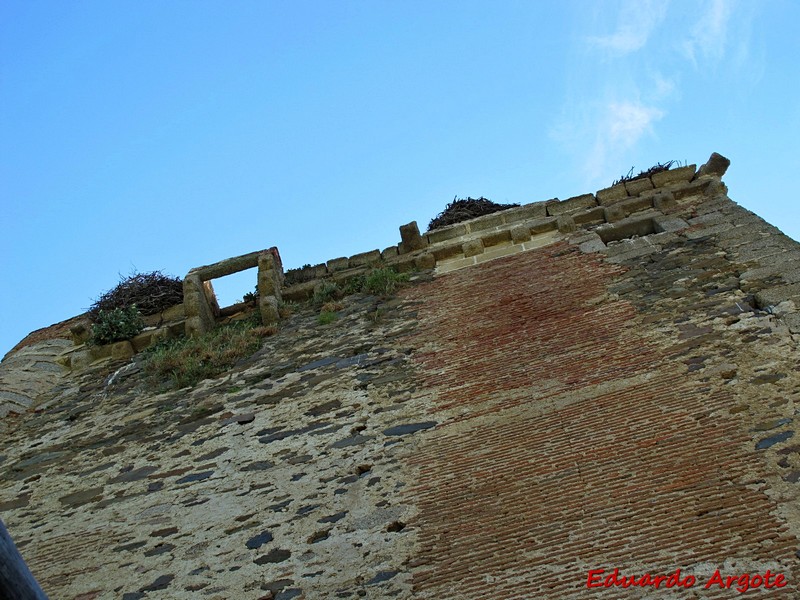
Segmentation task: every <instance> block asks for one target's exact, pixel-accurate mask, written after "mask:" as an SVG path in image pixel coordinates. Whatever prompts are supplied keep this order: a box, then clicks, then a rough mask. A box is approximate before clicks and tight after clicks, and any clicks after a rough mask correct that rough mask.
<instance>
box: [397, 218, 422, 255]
mask: <svg viewBox="0 0 800 600" xmlns="http://www.w3.org/2000/svg"><path fill="white" fill-rule="evenodd" d="M400 239H401V240H402V241H401V242H400V245H399V246H398V247H397V249H398V252H399V253H400V254H408V253H409V252H413V251H414V250H421V249H422V248H424V247H425V246H427V245H428V238H424V237H422V236H421V235H420V234H419V227H418V226H417V222H416V221H411V223H409V224H407V225H400Z"/></svg>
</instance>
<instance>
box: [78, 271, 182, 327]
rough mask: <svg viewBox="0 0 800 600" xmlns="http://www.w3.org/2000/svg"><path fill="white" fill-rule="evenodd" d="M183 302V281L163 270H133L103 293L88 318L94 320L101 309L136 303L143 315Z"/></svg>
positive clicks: (92, 307) (108, 309) (128, 305)
mask: <svg viewBox="0 0 800 600" xmlns="http://www.w3.org/2000/svg"><path fill="white" fill-rule="evenodd" d="M181 302H183V281H182V280H181V279H179V278H176V277H170V276H169V275H164V274H163V273H162V272H161V271H153V272H152V273H134V274H133V275H129V276H128V277H122V276H120V282H119V284H117V286H116V287H115V288H113V289H111V290H109V291H107V292H106V293H105V294H103V295H102V296H100V297H99V298H98V299H97V300H95V302H94V304H92V306H91V308H89V311H88V314H89V317H90V318H91V319H92V320H93V321H95V320H96V319H97V317H98V315H99V314H100V311H101V310H104V311H110V310H114V309H115V308H128V307H130V306H133V305H136V308H137V309H138V310H139V312H140V313H142V314H143V315H154V314H156V313H159V312H161V311H162V310H165V309H167V308H169V307H170V306H174V305H176V304H180V303H181Z"/></svg>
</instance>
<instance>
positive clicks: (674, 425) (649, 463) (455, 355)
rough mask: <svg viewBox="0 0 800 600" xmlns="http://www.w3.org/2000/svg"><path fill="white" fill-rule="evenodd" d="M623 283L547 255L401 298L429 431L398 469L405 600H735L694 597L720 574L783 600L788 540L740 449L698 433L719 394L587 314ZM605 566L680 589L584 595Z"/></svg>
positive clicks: (607, 270) (477, 271) (617, 324)
mask: <svg viewBox="0 0 800 600" xmlns="http://www.w3.org/2000/svg"><path fill="white" fill-rule="evenodd" d="M623 273H624V271H623V270H622V269H621V268H619V267H616V266H611V265H608V264H606V263H604V262H603V261H602V259H601V258H599V257H597V256H594V255H585V254H581V253H579V252H577V251H574V249H573V248H571V247H569V246H567V245H565V244H558V245H554V246H550V247H548V248H544V249H541V250H537V251H532V252H526V253H522V254H519V255H515V256H512V257H508V258H505V259H501V260H498V261H493V262H492V263H489V264H487V265H484V266H480V267H475V268H470V269H467V270H464V271H458V272H455V273H451V274H449V275H446V276H442V277H439V278H437V279H435V280H433V281H432V282H430V283H428V284H426V285H423V286H418V287H416V288H413V289H411V290H409V291H408V292H407V295H408V296H409V297H410V298H412V299H415V300H418V301H420V302H421V305H420V312H419V319H420V327H419V329H418V331H419V333H417V334H416V336H417V337H416V339H415V345H417V347H419V348H422V349H423V350H422V351H421V352H420V353H419V354H418V355H417V360H418V362H419V366H420V369H421V371H422V372H423V374H424V375H423V377H424V384H425V386H424V387H426V388H427V389H428V390H431V391H432V394H433V399H434V400H433V406H432V408H431V412H432V414H433V416H434V417H435V418H436V419H437V420H439V421H441V422H442V423H443V424H442V425H440V426H439V427H438V428H437V429H436V430H434V432H433V434H432V435H431V436H430V437H429V438H428V441H427V442H425V443H424V444H422V445H421V447H420V451H419V453H418V454H417V455H416V456H415V458H414V459H413V462H414V465H415V466H416V467H417V468H418V470H419V479H418V481H417V483H416V485H415V486H414V487H413V489H411V490H410V491H409V495H410V496H411V499H412V501H413V502H414V503H415V504H416V505H417V507H418V509H419V513H418V516H417V519H416V522H415V523H413V525H414V526H416V527H417V528H418V532H419V536H420V537H419V540H420V544H419V548H418V557H419V558H418V559H417V560H416V563H415V565H414V566H415V575H414V586H415V591H416V593H417V594H418V595H419V597H428V598H493V599H506V598H507V599H510V598H519V599H522V598H525V599H531V598H595V597H597V598H659V597H664V598H675V597H681V598H692V597H698V598H733V597H737V596H739V595H740V594H739V593H738V592H736V591H735V590H719V589H717V590H716V591H715V590H704V589H702V587H703V585H704V584H705V582H706V580H707V577H708V575H710V574H711V573H712V572H713V569H714V568H717V567H720V568H721V569H724V568H725V567H726V565H727V571H723V574H724V575H734V574H736V575H739V574H741V572H745V571H749V572H753V571H752V569H755V568H756V567H759V566H761V567H763V566H768V565H773V568H772V570H773V572H775V571H776V569H778V570H780V572H782V573H783V574H784V575H785V576H786V577H787V578H788V579H789V581H790V582H791V586H790V587H785V588H783V589H780V590H777V591H776V590H772V591H769V592H767V591H765V590H763V589H760V590H757V591H755V592H750V593H751V594H754V595H757V597H759V598H793V597H795V596H794V594H795V587H794V583H795V581H796V580H794V578H793V577H794V576H793V575H792V573H791V571H790V569H791V565H793V564H795V562H796V559H795V556H794V553H795V551H796V550H797V540H795V539H794V538H793V537H791V536H789V535H788V534H787V533H786V528H785V527H784V526H783V525H782V524H781V523H780V522H779V521H778V520H777V518H776V517H774V516H773V515H772V514H771V513H772V511H773V510H774V506H773V505H772V503H771V501H770V500H769V499H768V497H767V496H766V495H765V494H764V493H762V491H759V489H758V485H756V484H758V477H757V475H756V476H754V475H753V473H756V474H757V473H758V471H759V469H762V468H763V467H762V466H761V465H760V463H759V462H758V461H757V459H756V458H754V457H753V454H752V452H748V449H752V445H748V444H749V437H747V436H746V434H745V432H742V431H740V430H739V428H738V426H737V425H736V424H735V423H734V422H732V421H730V420H728V421H726V420H724V419H723V420H720V419H712V418H711V417H709V416H708V415H709V414H710V413H711V412H713V411H714V410H716V409H718V408H721V407H723V406H725V405H726V404H727V403H729V402H730V396H729V394H728V393H727V392H726V391H724V390H722V389H716V388H711V387H708V386H706V387H701V386H702V385H703V384H702V383H701V382H697V381H694V380H692V379H691V378H689V377H687V375H686V373H685V369H684V370H681V369H680V368H678V366H677V365H676V362H675V361H674V359H672V360H670V359H668V351H669V350H668V348H669V344H670V343H671V341H670V340H662V339H661V338H660V336H659V333H658V332H657V331H653V330H652V329H648V325H645V324H643V323H642V321H641V319H638V320H637V314H636V313H635V310H634V309H633V307H632V306H631V305H630V304H629V303H627V302H624V301H622V300H615V299H613V298H609V297H607V296H605V297H604V294H605V293H606V289H607V286H608V284H609V283H610V282H612V281H614V280H615V278H619V276H620V275H622V274H623ZM737 560H738V561H739V566H735V565H732V564H731V561H737ZM726 561H727V562H726ZM748 561H749V562H748ZM746 566H749V568H746ZM614 567H618V568H619V569H620V571H621V572H622V573H623V574H625V575H642V574H644V573H650V574H652V575H657V574H666V575H669V574H671V573H673V572H674V571H675V569H677V568H681V569H682V571H683V572H684V573H687V572H695V573H698V575H697V579H698V583H697V584H695V586H694V587H692V588H691V589H690V590H682V591H680V592H677V590H665V589H659V590H655V589H653V588H643V589H641V588H637V589H634V588H629V589H621V588H612V589H609V590H605V589H602V588H598V589H587V587H586V581H587V575H588V571H589V570H590V569H605V570H607V571H610V570H613V568H614ZM709 569H710V570H709ZM762 571H763V569H762ZM703 573H705V574H706V575H703ZM676 592H677V593H676ZM692 594H696V596H693V595H692Z"/></svg>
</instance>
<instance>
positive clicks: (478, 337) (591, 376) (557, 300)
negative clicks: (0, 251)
mask: <svg viewBox="0 0 800 600" xmlns="http://www.w3.org/2000/svg"><path fill="white" fill-rule="evenodd" d="M712 162H713V161H712ZM718 175H719V173H717V172H715V171H714V170H713V169H710V168H708V166H706V167H704V168H701V169H700V171H699V174H696V173H695V169H694V167H687V168H684V169H678V170H676V171H675V172H668V173H665V174H657V175H654V176H653V177H650V178H647V179H646V180H638V181H633V182H626V183H624V184H622V185H621V186H614V187H612V188H609V189H607V190H600V191H598V192H597V193H595V194H587V195H584V196H579V197H576V198H573V199H569V200H567V201H563V202H545V203H539V204H536V205H528V206H526V207H521V208H520V209H516V210H517V213H516V214H517V215H518V216H520V218H514V219H512V216H509V215H506V216H505V217H500V216H497V215H490V216H489V217H483V218H481V219H476V220H473V221H470V222H469V223H466V224H459V225H457V226H453V227H452V228H450V229H448V230H445V231H444V232H443V233H441V232H440V233H437V234H425V236H426V237H425V241H419V240H418V241H417V242H416V243H415V244H412V245H407V246H406V245H404V244H408V241H409V240H411V239H412V238H413V236H411V235H410V234H408V233H406V234H405V237H404V242H403V243H402V244H401V246H402V248H401V247H400V246H398V247H397V248H396V254H393V253H391V252H390V253H389V254H386V253H380V252H378V253H377V254H378V255H381V260H382V261H384V263H383V264H387V263H391V261H392V260H397V261H400V260H406V261H409V260H410V261H412V262H413V261H417V260H421V261H422V262H423V263H424V264H428V265H429V266H430V267H431V268H432V269H433V270H428V271H422V272H420V273H417V274H415V275H414V276H413V279H414V281H413V282H412V284H411V285H410V286H408V287H407V288H406V289H404V290H402V291H401V292H400V293H399V295H398V296H397V297H396V298H394V299H391V300H380V299H376V298H372V297H368V296H354V297H350V298H349V299H347V300H346V302H345V304H346V306H345V308H344V309H343V310H342V311H341V315H340V319H339V320H338V321H336V322H334V323H333V324H331V325H326V326H319V325H318V324H317V322H316V319H315V315H314V314H313V312H312V311H311V310H310V309H309V310H307V311H305V312H304V310H305V309H302V308H301V309H300V310H299V311H298V312H297V313H296V314H295V315H293V316H292V317H290V318H289V319H288V320H287V321H286V322H284V323H283V325H282V328H281V330H280V331H279V333H278V334H277V335H276V336H274V337H273V338H270V339H269V340H268V341H267V342H266V344H265V346H264V348H262V350H261V351H259V352H258V353H257V354H256V355H255V356H253V357H252V358H251V359H249V360H247V361H244V362H243V363H241V364H239V365H238V366H237V367H236V368H235V369H233V370H232V371H231V372H230V373H228V374H226V375H225V376H223V377H221V378H218V379H213V380H207V381H205V382H203V383H201V384H200V385H199V386H197V387H196V388H193V389H191V390H188V389H187V390H179V391H171V392H162V393H158V392H157V391H155V390H152V389H149V388H148V387H147V386H148V384H146V383H145V382H144V381H143V380H142V379H141V378H140V377H139V375H138V374H137V370H136V369H137V362H136V360H135V359H134V360H133V361H131V362H128V363H125V362H122V361H120V362H117V363H112V364H111V365H110V366H109V368H111V369H113V370H112V371H109V372H105V373H104V372H103V371H102V370H101V367H100V366H99V365H94V366H92V367H91V368H90V369H88V370H86V371H82V372H79V373H76V374H74V375H73V376H72V377H73V378H72V379H70V382H69V385H62V386H61V387H60V388H59V389H58V390H57V393H55V394H54V395H53V397H51V398H49V400H48V403H47V405H46V407H45V408H44V409H43V410H40V411H39V412H37V413H32V414H28V415H26V416H25V418H24V419H20V420H18V421H16V422H15V427H14V428H12V429H11V430H10V431H9V435H8V436H5V437H4V438H3V439H2V441H0V515H2V517H3V519H4V520H5V521H6V523H7V525H8V527H9V530H10V531H11V532H12V534H13V535H14V536H15V539H16V541H17V543H18V545H19V546H20V549H21V551H22V553H23V555H24V556H25V557H26V559H27V560H28V562H29V563H30V565H31V569H32V571H33V573H34V574H35V575H36V577H37V578H38V579H39V581H40V582H41V583H42V586H43V587H44V589H45V590H46V591H48V592H49V593H50V594H51V597H56V598H69V599H74V600H78V599H80V600H94V599H104V598H120V597H121V598H126V599H127V600H134V599H139V598H170V599H173V598H195V597H198V596H200V597H208V598H215V599H225V598H265V599H266V598H277V599H280V600H287V599H290V598H304V597H305V598H357V597H370V598H412V597H418V598H437V599H440V598H444V599H446V598H454V599H455V598H464V597H470V598H498V599H503V598H508V599H510V598H553V599H556V598H558V599H560V598H586V597H598V598H619V597H621V595H622V594H624V597H625V598H653V597H656V595H661V594H671V595H674V593H673V592H674V590H659V591H655V590H653V589H652V588H638V587H637V588H628V589H625V590H620V589H615V588H611V589H605V588H594V589H587V587H586V586H587V577H588V575H589V573H590V571H592V570H594V569H604V570H605V571H606V572H607V571H610V570H613V569H614V568H618V569H620V571H621V572H622V573H623V574H625V575H628V576H630V575H637V576H639V575H643V574H645V573H650V574H652V575H658V574H665V575H669V574H671V573H674V572H675V571H676V570H677V569H680V570H681V572H682V573H683V576H684V577H685V576H687V575H691V576H693V577H696V578H697V583H696V584H695V585H694V586H693V587H692V588H691V589H690V590H686V591H685V592H683V593H685V594H686V596H687V597H692V595H694V596H695V597H701V598H719V599H722V598H731V597H734V596H735V595H738V592H736V591H735V590H731V589H724V590H723V589H719V588H712V589H708V590H704V589H702V588H703V585H704V584H705V582H706V581H707V579H708V578H709V577H710V576H711V575H712V574H713V573H714V572H715V570H717V569H719V570H721V572H722V573H723V574H724V575H725V576H729V575H730V576H733V575H735V576H740V575H741V574H743V573H761V574H763V573H764V572H765V570H766V569H770V570H771V572H772V573H773V574H781V575H782V576H783V577H784V578H785V579H786V581H787V585H786V587H783V588H780V589H777V588H776V589H771V590H763V589H762V590H760V591H759V592H758V595H759V597H763V598H791V597H794V595H796V593H797V584H798V577H799V576H800V569H799V568H798V563H800V559H798V555H797V552H798V548H800V542H799V541H798V540H799V539H800V514H798V511H797V506H798V505H800V504H798V499H799V498H798V492H797V485H798V482H800V446H798V445H797V442H796V439H797V438H796V436H795V431H796V429H795V419H796V415H795V411H796V403H797V401H798V400H800V353H798V347H797V344H798V334H800V329H798V322H797V307H798V306H800V297H799V296H798V294H800V291H799V290H798V287H797V286H798V283H800V278H798V276H797V273H798V269H797V267H798V264H800V247H798V244H796V243H795V242H793V241H792V240H789V239H788V238H786V237H785V236H783V235H782V234H780V232H779V231H777V230H776V229H775V228H773V227H772V226H770V225H768V224H766V223H764V222H763V221H762V220H761V219H759V218H758V217H756V216H755V215H752V213H749V212H748V211H745V210H744V209H742V208H740V207H739V206H737V205H736V204H735V203H733V202H732V201H731V200H730V199H729V198H728V197H727V193H726V189H725V187H724V185H723V184H721V182H720V180H719V177H718ZM525 211H530V212H529V213H525ZM421 239H422V236H421V235H420V240H421ZM412 246H413V247H412ZM401 250H402V252H401ZM384 254H386V256H384ZM423 257H425V258H423ZM375 258H376V254H375V252H372V253H364V257H363V260H364V261H366V262H363V264H354V265H351V259H352V257H351V258H349V259H346V266H345V265H344V262H342V261H340V263H341V265H340V266H342V268H341V269H340V270H337V269H335V268H334V269H332V270H329V269H328V267H329V266H330V265H326V266H325V270H324V273H323V272H322V269H317V270H316V271H314V274H313V278H312V279H309V280H308V281H307V282H300V283H297V284H294V285H307V284H308V283H309V282H310V281H312V280H313V279H317V280H318V279H320V278H323V277H331V276H336V274H337V273H342V272H344V271H346V270H349V269H359V268H366V265H367V264H372V263H370V262H369V261H370V260H372V259H375ZM359 260H361V259H359ZM329 262H330V261H329ZM332 264H333V266H334V267H335V266H336V265H337V264H339V263H332ZM351 272H352V271H351ZM291 287H292V286H288V287H287V288H286V289H284V292H285V291H287V290H289V289H291ZM285 296H286V294H285V293H284V297H285ZM621 592H622V594H621Z"/></svg>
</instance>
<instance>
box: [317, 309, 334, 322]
mask: <svg viewBox="0 0 800 600" xmlns="http://www.w3.org/2000/svg"><path fill="white" fill-rule="evenodd" d="M338 318H339V316H338V315H337V314H336V313H335V312H332V311H329V310H323V311H322V312H321V313H319V316H318V317H317V323H319V324H320V325H330V324H331V323H333V322H334V321H335V320H336V319H338Z"/></svg>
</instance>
